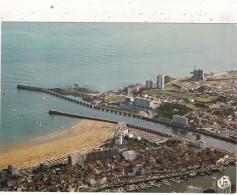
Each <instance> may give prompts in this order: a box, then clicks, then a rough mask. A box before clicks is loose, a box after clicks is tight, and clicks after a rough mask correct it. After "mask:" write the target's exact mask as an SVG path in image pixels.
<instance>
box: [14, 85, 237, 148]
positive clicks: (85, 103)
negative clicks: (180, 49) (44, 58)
mask: <svg viewBox="0 0 237 195" xmlns="http://www.w3.org/2000/svg"><path fill="white" fill-rule="evenodd" d="M17 89H24V90H31V91H39V92H44V93H47V94H49V95H53V96H55V97H59V98H62V99H65V100H68V101H71V102H72V103H75V104H80V105H82V106H85V107H88V108H90V109H95V110H100V111H103V112H110V113H112V114H117V115H123V116H127V117H133V118H138V119H142V120H146V121H150V122H153V123H160V124H164V125H168V126H171V127H175V128H180V129H184V130H186V131H192V132H195V133H199V134H203V135H207V136H210V137H214V138H216V139H219V140H223V141H227V142H230V143H233V144H237V140H235V139H232V138H228V137H223V136H221V135H218V134H214V133H211V132H207V131H204V130H201V129H195V128H193V127H186V126H181V125H177V124H174V123H172V122H170V121H167V120H160V119H154V118H148V117H143V116H140V115H139V114H135V113H133V112H126V111H122V110H116V109H114V108H111V107H109V106H106V107H102V106H97V105H94V104H90V103H88V102H84V101H80V100H78V99H76V98H72V97H69V96H66V95H62V94H59V93H56V92H53V91H51V90H49V89H46V88H40V87H31V86H24V85H17ZM81 116H83V115H81ZM84 117H86V116H84ZM78 118H79V117H78ZM88 119H89V118H88ZM91 120H96V119H91ZM102 120H105V119H102ZM107 121H110V120H107Z"/></svg>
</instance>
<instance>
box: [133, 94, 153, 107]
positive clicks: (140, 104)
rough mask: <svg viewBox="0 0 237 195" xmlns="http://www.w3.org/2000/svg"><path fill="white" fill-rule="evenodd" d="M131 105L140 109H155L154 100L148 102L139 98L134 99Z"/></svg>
mask: <svg viewBox="0 0 237 195" xmlns="http://www.w3.org/2000/svg"><path fill="white" fill-rule="evenodd" d="M133 105H134V106H137V107H142V108H155V107H156V105H155V101H154V100H148V99H145V98H141V97H136V98H135V99H134V102H133Z"/></svg>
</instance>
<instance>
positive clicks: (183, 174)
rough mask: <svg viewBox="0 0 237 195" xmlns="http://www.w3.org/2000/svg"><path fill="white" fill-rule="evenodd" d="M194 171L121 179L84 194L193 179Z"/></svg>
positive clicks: (88, 190)
mask: <svg viewBox="0 0 237 195" xmlns="http://www.w3.org/2000/svg"><path fill="white" fill-rule="evenodd" d="M193 172H194V171H193V170H191V171H184V172H178V173H172V174H167V175H159V174H157V175H144V176H143V177H133V178H125V179H121V180H120V181H116V182H113V183H111V184H109V185H107V186H98V187H97V188H96V189H87V190H85V191H84V192H91V191H96V192H100V191H102V190H105V189H110V188H118V187H124V186H126V185H131V184H139V183H143V182H149V181H156V182H160V181H161V180H163V179H170V178H175V177H180V178H182V179H184V178H188V177H191V176H190V174H191V173H193ZM207 172H208V170H207V169H206V168H204V169H200V170H195V174H196V175H197V174H200V173H204V174H207ZM209 172H217V170H215V169H213V170H209Z"/></svg>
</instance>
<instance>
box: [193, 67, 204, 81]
mask: <svg viewBox="0 0 237 195" xmlns="http://www.w3.org/2000/svg"><path fill="white" fill-rule="evenodd" d="M190 74H193V77H192V80H193V81H204V80H205V78H204V73H203V70H201V69H198V70H197V69H196V68H195V69H194V70H193V72H190Z"/></svg>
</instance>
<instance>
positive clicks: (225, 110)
mask: <svg viewBox="0 0 237 195" xmlns="http://www.w3.org/2000/svg"><path fill="white" fill-rule="evenodd" d="M213 114H216V115H219V116H229V115H234V110H233V109H231V108H215V109H214V111H213Z"/></svg>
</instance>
